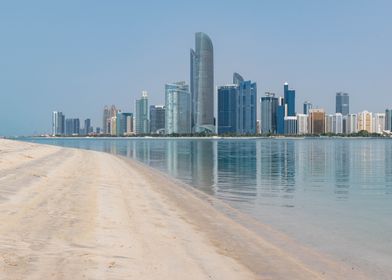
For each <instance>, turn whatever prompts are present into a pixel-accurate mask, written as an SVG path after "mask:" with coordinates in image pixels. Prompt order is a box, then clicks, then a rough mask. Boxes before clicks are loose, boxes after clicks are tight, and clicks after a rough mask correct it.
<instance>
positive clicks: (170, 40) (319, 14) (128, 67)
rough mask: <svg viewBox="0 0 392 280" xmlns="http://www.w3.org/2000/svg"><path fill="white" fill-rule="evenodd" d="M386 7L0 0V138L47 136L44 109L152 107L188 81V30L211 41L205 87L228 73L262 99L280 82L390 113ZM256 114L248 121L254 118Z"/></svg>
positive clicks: (390, 26) (325, 101)
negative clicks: (211, 68) (252, 85)
mask: <svg viewBox="0 0 392 280" xmlns="http://www.w3.org/2000/svg"><path fill="white" fill-rule="evenodd" d="M391 11H392V1H387V0H385V1H381V0H373V1H371V0H368V1H363V0H355V1H354V0H345V1H342V0H328V1H325V0H296V1H289V0H286V1H279V0H274V1H260V0H259V1H257V0H255V1H250V0H249V1H246V0H243V1H238V0H237V1H227V0H222V1H168V0H165V1H146V0H145V1H103V0H102V1H98V0H94V1H93V0H91V1H85V0H83V1H80V0H77V1H76V0H67V1H49V0H48V1H39V0H36V1H18V0H15V1H1V2H0V38H1V40H0V97H1V99H0V100H1V101H0V135H22V134H32V133H44V132H49V131H50V127H51V112H52V111H53V110H60V111H63V112H64V113H65V114H66V116H67V117H80V118H81V119H84V118H87V117H91V118H92V120H93V125H94V126H96V125H98V126H101V115H102V108H103V106H104V105H105V104H116V105H117V106H118V107H119V108H121V109H122V110H123V111H133V108H134V101H135V99H136V98H137V97H138V96H140V94H141V91H142V90H144V89H145V90H147V91H148V92H149V96H150V100H151V102H150V103H151V104H163V103H164V84H165V83H166V82H173V81H178V80H186V81H187V82H189V49H190V48H191V47H193V46H194V33H195V32H197V31H203V32H205V33H207V34H208V35H209V36H210V37H211V39H212V42H213V44H214V55H215V85H216V86H218V85H222V84H226V83H229V82H231V76H232V73H233V72H234V71H236V72H239V73H240V74H242V75H243V76H244V77H245V78H246V79H251V80H254V81H256V82H257V84H258V95H259V96H262V95H264V92H265V91H274V92H276V93H278V94H282V89H283V83H284V82H285V81H287V82H289V84H290V86H291V87H292V88H294V89H296V90H297V111H302V109H301V107H300V103H302V102H303V101H304V100H309V101H311V102H312V103H314V104H316V105H318V106H320V107H324V108H325V109H327V110H328V111H329V112H333V110H334V98H335V92H337V91H346V92H349V93H350V98H351V100H350V103H351V104H350V105H351V111H353V112H357V111H360V110H364V109H368V110H370V111H374V112H376V111H380V112H381V111H384V110H385V108H386V107H392V90H391V89H390V86H389V84H390V80H391V78H392V77H391V76H392V56H391V51H392V36H391V35H392V17H391V16H390V13H391ZM258 118H259V116H258Z"/></svg>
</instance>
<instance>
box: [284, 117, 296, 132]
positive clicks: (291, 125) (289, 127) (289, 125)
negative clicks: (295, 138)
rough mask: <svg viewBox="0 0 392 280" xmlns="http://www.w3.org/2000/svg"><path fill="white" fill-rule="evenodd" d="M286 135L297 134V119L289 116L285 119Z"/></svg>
mask: <svg viewBox="0 0 392 280" xmlns="http://www.w3.org/2000/svg"><path fill="white" fill-rule="evenodd" d="M284 134H286V135H294V134H297V117H296V116H295V117H293V116H287V117H284Z"/></svg>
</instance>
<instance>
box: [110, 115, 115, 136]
mask: <svg viewBox="0 0 392 280" xmlns="http://www.w3.org/2000/svg"><path fill="white" fill-rule="evenodd" d="M108 126H109V127H110V133H109V134H110V135H112V136H116V135H117V115H116V116H114V117H111V118H110V119H109V122H108Z"/></svg>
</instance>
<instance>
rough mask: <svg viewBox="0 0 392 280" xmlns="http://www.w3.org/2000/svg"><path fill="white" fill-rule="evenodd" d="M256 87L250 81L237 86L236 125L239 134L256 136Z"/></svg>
mask: <svg viewBox="0 0 392 280" xmlns="http://www.w3.org/2000/svg"><path fill="white" fill-rule="evenodd" d="M256 107H257V86H256V83H252V82H251V81H244V82H241V83H240V84H239V91H238V116H237V118H238V124H237V130H238V133H239V134H256V132H257V131H256V125H257V118H256V114H257V113H256V112H257V110H256V109H257V108H256Z"/></svg>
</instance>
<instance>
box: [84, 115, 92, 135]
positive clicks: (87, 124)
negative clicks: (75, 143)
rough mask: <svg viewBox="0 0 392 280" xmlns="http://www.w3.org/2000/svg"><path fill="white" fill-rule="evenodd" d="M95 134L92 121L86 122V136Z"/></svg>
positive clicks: (87, 120)
mask: <svg viewBox="0 0 392 280" xmlns="http://www.w3.org/2000/svg"><path fill="white" fill-rule="evenodd" d="M92 132H93V127H92V126H91V119H85V120H84V134H86V135H88V134H89V133H92Z"/></svg>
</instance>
